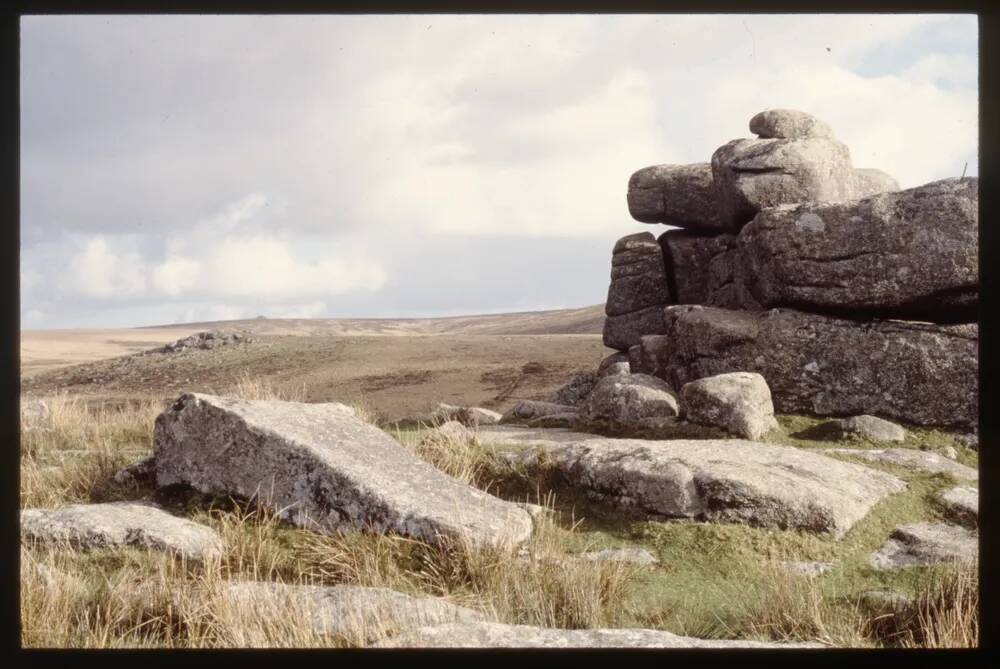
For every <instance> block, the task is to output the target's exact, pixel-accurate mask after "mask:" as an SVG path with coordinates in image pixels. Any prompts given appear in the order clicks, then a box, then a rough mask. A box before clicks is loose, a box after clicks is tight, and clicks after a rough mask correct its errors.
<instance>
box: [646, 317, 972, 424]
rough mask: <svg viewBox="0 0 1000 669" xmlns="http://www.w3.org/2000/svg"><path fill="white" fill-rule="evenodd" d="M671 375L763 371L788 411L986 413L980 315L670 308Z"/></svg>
mask: <svg viewBox="0 0 1000 669" xmlns="http://www.w3.org/2000/svg"><path fill="white" fill-rule="evenodd" d="M664 321H665V330H666V331H665V332H664V333H663V334H665V335H667V336H666V337H665V338H664V340H663V341H664V342H665V345H664V350H663V351H662V359H663V360H664V363H663V365H664V370H663V372H662V374H663V378H664V379H666V381H667V382H668V383H669V384H670V385H671V386H672V387H674V388H680V387H682V386H683V385H684V384H685V383H688V382H690V381H694V380H696V379H700V378H703V377H706V376H714V375H716V374H723V373H726V372H740V371H747V372H756V373H758V374H761V375H762V376H763V377H764V378H765V379H766V380H767V385H768V386H769V387H770V389H771V395H772V399H773V402H774V407H775V409H776V410H777V411H779V412H782V413H803V412H804V413H811V414H815V415H821V416H824V415H825V416H830V415H834V416H844V415H853V414H861V413H869V414H877V415H880V416H886V417H889V418H893V419H897V420H901V421H903V422H906V423H911V424H916V425H935V426H943V427H944V426H951V427H957V428H966V429H967V428H969V427H972V426H974V425H976V424H977V423H978V402H979V400H978V396H979V389H978V366H979V365H978V344H979V329H978V326H977V325H975V324H968V325H934V324H929V323H915V322H902V321H870V322H862V323H859V322H855V321H849V320H844V319H836V318H830V317H828V316H820V315H817V314H807V313H803V312H799V311H793V310H790V309H772V310H770V311H766V312H753V313H751V312H741V311H730V310H725V309H717V308H713V307H702V306H687V305H685V306H681V305H677V306H671V307H667V308H666V309H665V310H664Z"/></svg>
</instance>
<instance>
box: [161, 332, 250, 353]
mask: <svg viewBox="0 0 1000 669" xmlns="http://www.w3.org/2000/svg"><path fill="white" fill-rule="evenodd" d="M255 341H256V340H255V339H253V338H252V337H250V336H249V335H247V333H245V332H225V331H222V330H212V331H210V332H198V333H196V334H193V335H191V336H189V337H184V338H183V339H178V340H177V341H175V342H172V343H170V344H167V345H166V346H162V347H160V348H157V349H153V350H151V351H146V352H145V353H147V354H148V353H183V352H185V351H189V350H192V349H214V348H219V347H220V346H228V345H231V344H253V343H254V342H255Z"/></svg>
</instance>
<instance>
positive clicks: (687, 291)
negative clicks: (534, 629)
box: [659, 230, 737, 306]
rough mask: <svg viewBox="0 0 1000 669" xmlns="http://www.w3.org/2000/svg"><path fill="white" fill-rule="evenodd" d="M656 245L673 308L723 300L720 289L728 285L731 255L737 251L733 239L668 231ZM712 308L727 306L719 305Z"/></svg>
mask: <svg viewBox="0 0 1000 669" xmlns="http://www.w3.org/2000/svg"><path fill="white" fill-rule="evenodd" d="M659 242H660V247H661V248H662V249H663V259H664V262H665V263H666V268H667V282H668V284H669V285H670V294H671V295H672V296H673V298H674V299H673V302H674V303H675V304H708V303H709V299H713V300H722V299H723V297H724V291H723V290H721V288H722V287H723V286H726V285H727V284H731V283H732V273H733V268H732V260H731V255H732V254H731V252H732V250H733V249H735V248H736V247H737V237H736V236H735V235H731V234H720V235H712V236H709V235H705V234H698V233H694V232H689V231H686V230H668V231H667V232H664V233H663V234H662V235H660V238H659ZM713 287H714V289H713ZM712 304H716V305H717V306H729V305H724V304H722V303H721V302H712ZM731 306H736V304H735V303H734V304H732V305H731Z"/></svg>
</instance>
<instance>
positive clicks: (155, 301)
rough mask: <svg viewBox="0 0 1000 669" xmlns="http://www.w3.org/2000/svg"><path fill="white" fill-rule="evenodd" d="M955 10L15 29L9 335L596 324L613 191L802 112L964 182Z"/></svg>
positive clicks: (914, 171)
mask: <svg viewBox="0 0 1000 669" xmlns="http://www.w3.org/2000/svg"><path fill="white" fill-rule="evenodd" d="M977 53H978V33H977V23H976V17H975V16H973V15H926V16H921V15H853V16H852V15H812V16H793V15H788V16H781V15H774V16H767V15H746V16H740V15H724V16H684V15H662V16H655V15H653V16H649V15H646V16H643V15H628V16H613V15H593V16H591V15H562V16H558V15H552V16H538V15H526V16H517V15H509V16H502V15H499V16H498V15H494V16H474V15H469V16H433V15H423V16H406V15H391V16H305V17H301V16H299V17H292V16H288V17H282V16H273V15H272V16H228V17H227V16H117V17H111V16H87V17H72V16H62V17H60V16H51V17H24V18H23V19H22V22H21V317H22V327H23V328H28V329H31V328H57V327H119V326H140V325H154V324H164V323H176V322H189V321H198V320H216V319H230V318H242V317H253V316H256V315H258V314H264V315H267V316H269V317H332V318H336V317H421V316H445V315H456V314H469V313H490V312H503V311H526V310H535V309H554V308H564V307H579V306H585V305H590V304H597V303H600V302H603V301H604V298H605V296H606V292H607V285H608V275H609V270H610V256H611V247H612V245H613V243H614V241H615V240H616V239H617V238H619V237H621V236H623V235H626V234H630V233H633V232H638V231H642V230H652V231H653V232H659V229H658V228H660V229H665V228H663V226H648V225H644V224H641V223H638V222H636V221H633V220H632V219H631V218H630V217H629V215H628V209H627V206H626V202H625V192H626V184H627V181H628V178H629V175H630V174H631V173H632V172H633V171H635V170H636V169H639V168H640V167H644V166H646V165H652V164H656V163H690V162H707V161H708V160H709V158H710V156H711V154H712V152H713V151H714V150H715V149H716V148H717V147H719V146H721V145H722V144H724V143H725V142H727V141H729V140H731V139H734V138H737V137H745V136H749V130H748V128H747V123H748V121H749V119H750V117H751V116H753V115H754V114H755V113H756V112H758V111H761V110H763V109H767V108H774V107H791V108H796V109H802V110H805V111H809V112H811V113H813V114H814V115H816V116H818V117H819V118H821V119H823V120H825V121H827V122H829V123H830V124H831V125H832V126H833V128H834V131H835V133H836V134H837V136H838V138H839V139H841V140H842V141H844V142H845V143H846V144H847V145H848V146H849V147H850V149H851V154H852V157H853V160H854V164H855V166H857V167H877V168H881V169H884V170H886V171H888V172H890V173H891V174H893V175H894V176H895V177H896V178H897V179H898V181H899V182H900V184H901V185H902V186H903V187H904V188H905V187H911V186H916V185H920V184H922V183H926V182H928V181H932V180H935V179H940V178H945V177H950V176H958V175H959V174H961V172H962V169H963V166H964V165H965V164H966V163H968V169H967V174H970V175H976V174H978V161H977V142H978V137H977V124H978V116H977V106H978V71H977V59H978V55H977Z"/></svg>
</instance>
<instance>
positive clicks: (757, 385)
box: [681, 372, 778, 439]
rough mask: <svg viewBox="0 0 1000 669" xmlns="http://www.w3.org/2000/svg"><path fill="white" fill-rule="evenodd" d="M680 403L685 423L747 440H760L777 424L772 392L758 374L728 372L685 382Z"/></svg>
mask: <svg viewBox="0 0 1000 669" xmlns="http://www.w3.org/2000/svg"><path fill="white" fill-rule="evenodd" d="M681 403H682V406H683V409H684V417H685V418H686V419H687V420H688V421H690V422H692V423H698V424H700V425H709V426H713V427H721V428H722V429H724V430H727V431H728V432H730V433H732V434H735V435H738V436H740V437H744V438H746V439H760V438H761V437H763V436H764V435H765V434H767V433H768V432H769V431H770V430H772V429H774V428H775V427H777V425H778V422H777V420H775V418H774V405H773V404H772V403H771V390H770V389H769V388H768V387H767V381H765V380H764V377H763V376H761V375H760V374H755V373H750V372H731V373H728V374H718V375H716V376H708V377H705V378H702V379H698V380H697V381H692V382H690V383H686V384H684V386H683V387H682V388H681Z"/></svg>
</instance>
